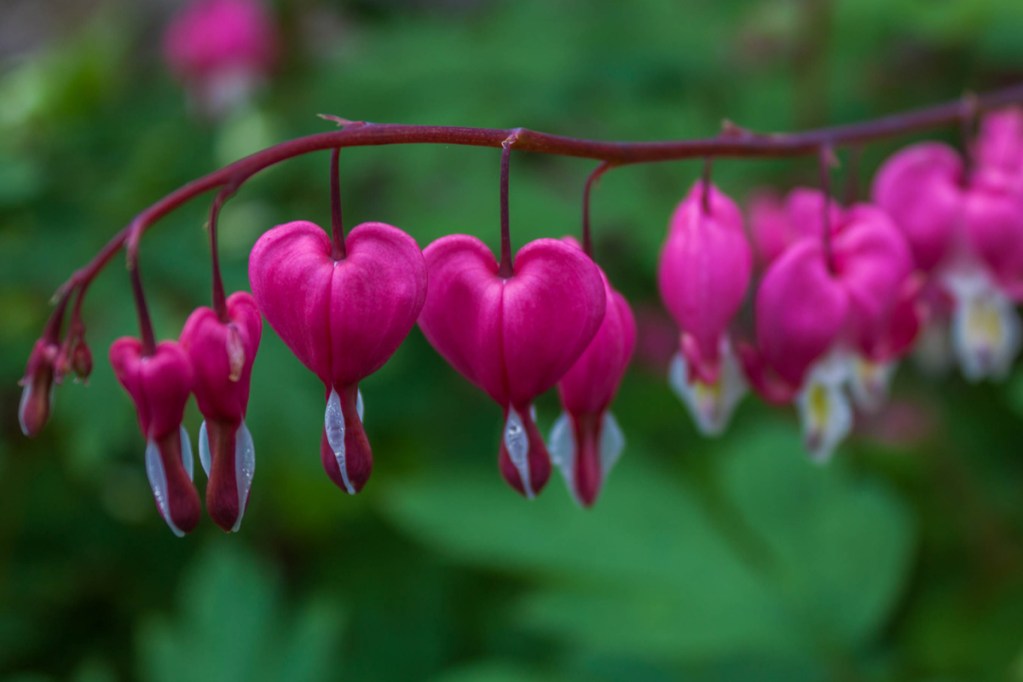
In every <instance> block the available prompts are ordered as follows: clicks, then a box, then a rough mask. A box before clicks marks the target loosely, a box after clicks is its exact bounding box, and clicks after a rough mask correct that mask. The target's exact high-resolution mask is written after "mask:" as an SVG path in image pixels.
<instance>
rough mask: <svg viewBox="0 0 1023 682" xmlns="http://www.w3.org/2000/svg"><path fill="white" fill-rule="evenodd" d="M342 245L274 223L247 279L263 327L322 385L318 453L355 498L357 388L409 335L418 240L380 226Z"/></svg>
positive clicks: (422, 270) (369, 461)
mask: <svg viewBox="0 0 1023 682" xmlns="http://www.w3.org/2000/svg"><path fill="white" fill-rule="evenodd" d="M345 248H346V254H347V255H346V256H345V257H344V258H342V259H341V260H335V259H334V257H333V255H332V249H331V242H330V238H329V237H328V236H327V234H326V233H325V232H324V231H323V230H322V229H320V228H319V227H318V226H317V225H314V224H313V223H310V222H304V221H297V222H292V223H287V224H285V225H279V226H277V227H275V228H273V229H272V230H270V231H269V232H267V233H266V234H264V235H263V236H262V237H260V238H259V240H258V241H257V242H256V245H255V246H254V247H253V249H252V254H251V256H250V257H249V281H250V282H251V284H252V293H253V296H255V299H256V302H257V303H258V305H259V309H260V310H261V311H262V312H263V315H265V316H266V319H267V322H269V323H270V326H271V327H273V328H274V330H275V331H276V332H277V334H278V335H279V336H280V337H281V339H282V340H283V341H284V343H285V344H286V345H287V346H288V348H290V349H291V351H292V352H293V353H294V354H295V355H296V356H298V359H299V360H301V361H302V364H304V365H305V366H306V367H308V368H309V369H310V370H312V371H313V372H315V373H316V376H318V377H319V378H320V381H322V382H323V384H324V386H325V387H326V398H327V409H326V413H325V416H324V430H323V438H322V439H321V444H320V456H321V459H322V461H323V467H324V469H325V470H326V472H327V474H328V475H329V476H330V478H331V480H333V481H334V483H336V484H337V485H338V487H340V488H341V489H342V490H345V491H347V492H349V493H351V494H353V495H354V494H355V493H357V492H358V491H359V490H361V489H362V487H363V485H365V484H366V480H367V479H368V478H369V475H370V471H371V470H372V467H373V456H372V451H371V450H370V446H369V440H368V439H367V438H366V432H365V430H364V429H363V425H362V408H361V399H360V395H359V386H358V385H359V382H360V381H362V380H363V379H365V378H366V377H367V376H369V375H370V374H372V373H373V372H375V371H377V370H378V369H380V368H381V367H382V366H383V364H384V363H385V362H387V359H388V358H390V357H391V355H392V354H393V353H394V351H395V350H397V348H398V346H399V345H401V342H402V341H403V340H404V339H405V337H406V336H407V335H408V333H409V331H410V330H411V329H412V326H413V325H414V324H415V322H416V318H417V317H418V316H419V311H420V310H421V309H422V307H423V302H424V301H425V300H426V288H427V275H426V263H425V262H424V260H423V255H422V253H421V252H420V251H419V247H418V246H417V245H416V242H415V240H414V239H412V237H410V236H409V235H407V234H405V233H404V232H402V231H401V230H399V229H398V228H396V227H392V226H390V225H385V224H384V223H363V224H362V225H359V226H357V227H356V228H355V229H353V230H352V231H351V232H349V233H348V237H347V238H346V239H345Z"/></svg>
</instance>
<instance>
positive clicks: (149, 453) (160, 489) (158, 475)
mask: <svg viewBox="0 0 1023 682" xmlns="http://www.w3.org/2000/svg"><path fill="white" fill-rule="evenodd" d="M146 476H147V477H148V478H149V487H150V488H152V489H153V499H154V500H155V501H156V509H157V510H158V511H159V512H160V516H162V517H163V520H164V521H166V523H167V525H168V526H169V527H170V529H171V532H172V533H174V534H175V535H177V536H178V537H179V538H181V537H184V536H185V534H184V532H182V530H181V529H180V528H178V527H177V525H175V523H174V521H172V520H171V515H170V501H169V499H168V491H167V474H166V472H165V471H164V469H163V460H162V459H160V448H159V446H158V445H157V444H156V442H155V441H154V440H153V439H152V438H150V439H149V440H148V441H146Z"/></svg>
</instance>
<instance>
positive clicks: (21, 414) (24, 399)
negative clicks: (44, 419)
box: [18, 379, 33, 436]
mask: <svg viewBox="0 0 1023 682" xmlns="http://www.w3.org/2000/svg"><path fill="white" fill-rule="evenodd" d="M32 383H33V382H32V380H31V379H29V380H28V381H26V382H25V386H24V387H23V388H22V389H21V401H20V402H19V403H18V424H19V425H20V426H21V432H22V433H23V434H25V435H26V436H28V435H29V431H28V426H27V425H26V424H25V406H26V405H28V401H29V399H30V398H31V397H32Z"/></svg>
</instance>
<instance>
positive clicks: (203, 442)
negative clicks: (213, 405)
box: [199, 419, 212, 478]
mask: <svg viewBox="0 0 1023 682" xmlns="http://www.w3.org/2000/svg"><path fill="white" fill-rule="evenodd" d="M210 462H211V457H210V435H209V433H207V431H206V420H205V419H203V420H202V425H201V426H200V427H199V464H201V465H202V470H203V471H205V472H206V478H209V477H210V466H212V465H211V463H210Z"/></svg>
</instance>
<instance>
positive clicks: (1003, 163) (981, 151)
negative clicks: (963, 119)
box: [973, 107, 1023, 192]
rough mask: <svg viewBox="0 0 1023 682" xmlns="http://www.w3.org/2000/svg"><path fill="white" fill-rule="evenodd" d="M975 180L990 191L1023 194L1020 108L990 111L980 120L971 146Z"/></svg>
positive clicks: (1022, 138)
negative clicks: (992, 189) (997, 190)
mask: <svg viewBox="0 0 1023 682" xmlns="http://www.w3.org/2000/svg"><path fill="white" fill-rule="evenodd" d="M973 153H974V161H975V164H976V167H975V168H974V180H975V181H976V182H978V183H980V184H983V185H986V186H988V187H991V188H996V189H1004V190H1009V191H1013V192H1020V191H1023V109H1020V108H1019V107H1009V108H1006V109H999V110H997V111H992V112H991V113H989V114H987V115H985V116H984V117H983V118H982V119H981V120H980V129H979V131H978V132H977V139H976V140H975V141H974V145H973Z"/></svg>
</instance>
